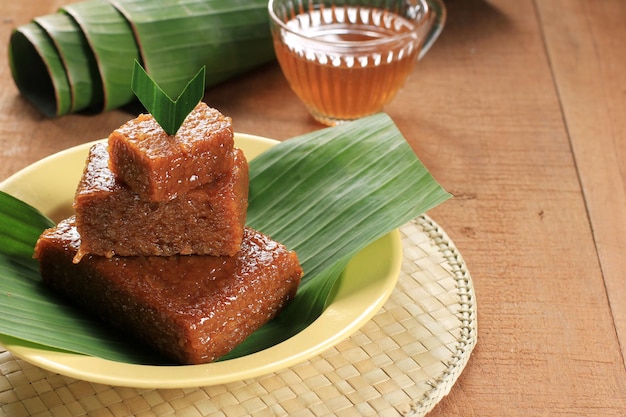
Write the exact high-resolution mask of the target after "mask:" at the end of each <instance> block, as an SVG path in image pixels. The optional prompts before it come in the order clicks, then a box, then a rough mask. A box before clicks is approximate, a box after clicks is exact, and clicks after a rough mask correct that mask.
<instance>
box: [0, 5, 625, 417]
mask: <svg viewBox="0 0 626 417" xmlns="http://www.w3.org/2000/svg"><path fill="white" fill-rule="evenodd" d="M65 3H67V1H63V0H48V1H45V0H29V1H11V2H5V3H3V6H2V8H1V10H0V83H1V84H0V85H1V87H0V180H2V179H4V178H6V177H8V176H10V175H11V174H13V173H15V172H17V171H18V170H20V169H22V168H24V167H26V166H27V165H29V164H31V163H33V162H35V161H37V160H38V159H41V158H43V157H45V156H47V155H50V154H52V153H54V152H57V151H60V150H63V149H65V148H68V147H70V146H73V145H77V144H80V143H84V142H88V141H91V140H95V139H98V138H104V137H106V136H108V134H109V132H110V131H111V130H113V129H114V128H116V127H118V126H119V125H121V124H122V123H123V122H125V121H126V120H128V119H129V118H131V117H133V115H132V113H129V112H126V111H122V110H115V111H110V112H107V113H104V114H99V115H93V116H85V115H70V116H64V117H61V118H58V119H47V118H45V117H43V116H42V115H41V114H39V113H38V111H37V110H35V109H34V108H33V107H32V106H31V105H30V104H29V103H28V102H26V101H25V100H24V99H23V98H22V97H21V96H20V95H19V93H18V91H17V89H16V87H15V85H14V83H13V81H12V77H11V73H10V69H9V65H8V58H7V44H8V39H9V36H10V33H11V30H12V29H13V28H14V27H16V26H18V25H20V24H23V23H26V22H28V21H29V20H30V19H32V18H33V17H35V16H40V15H44V14H48V13H53V12H55V11H56V10H57V9H58V7H60V6H61V5H63V4H65ZM446 5H447V8H448V21H447V25H446V28H445V30H444V32H443V34H442V35H441V37H440V39H439V40H438V41H437V43H436V44H435V46H434V47H433V48H432V49H431V51H430V52H429V53H428V54H427V55H426V57H425V58H424V59H423V60H422V61H421V62H420V63H419V65H418V66H417V68H416V70H415V72H414V73H413V74H412V76H411V78H410V80H409V81H408V83H407V85H406V86H405V88H404V89H403V90H402V91H401V92H400V93H399V94H398V96H397V97H396V99H395V100H394V101H393V102H392V103H391V104H390V105H388V106H387V107H386V109H385V111H386V112H387V113H388V114H389V115H390V116H391V117H392V118H393V120H394V121H395V122H396V124H397V125H398V127H399V129H400V130H401V131H402V133H403V134H404V135H405V137H406V138H407V140H408V141H409V142H410V144H411V146H412V147H413V149H414V150H415V152H416V153H417V155H418V156H419V157H420V159H421V160H422V161H423V162H424V164H425V165H426V166H427V167H428V168H429V169H430V170H431V172H432V173H433V175H434V176H435V177H436V178H437V179H438V180H439V182H441V184H442V185H443V186H444V187H445V188H446V189H448V190H449V191H450V192H452V193H453V194H454V195H455V198H454V199H452V200H450V201H448V202H446V203H444V204H443V205H441V206H439V207H437V208H436V209H434V210H432V211H431V212H429V215H430V216H431V217H432V218H433V219H435V220H436V221H437V222H438V223H439V224H440V225H441V226H442V227H443V228H444V229H445V230H446V232H447V233H448V234H449V235H450V237H451V238H452V240H453V241H454V242H455V244H456V245H457V247H458V248H459V250H460V251H461V253H462V254H463V257H464V259H465V261H466V262H467V264H468V267H469V270H470V272H471V274H472V277H473V280H474V285H475V288H476V293H477V299H478V300H477V303H478V323H479V336H478V345H477V347H476V348H475V350H474V353H473V355H472V357H471V359H470V362H469V364H468V365H467V367H466V368H465V371H464V373H463V374H462V376H461V378H460V379H459V381H458V382H457V384H456V385H455V386H454V387H453V389H452V391H451V392H450V394H449V395H448V396H447V397H446V398H444V400H443V401H442V402H441V403H440V404H439V405H438V406H437V407H436V408H435V409H434V410H433V411H432V413H431V415H432V416H471V417H477V416H481V417H482V416H494V417H495V416H561V415H562V416H626V367H625V360H624V358H625V356H626V276H625V275H626V274H625V272H624V271H626V256H624V254H625V253H626V170H625V167H626V48H625V47H624V41H625V40H626V24H625V23H624V22H626V2H624V1H621V0H603V1H585V0H516V1H508V0H492V1H483V0H448V1H447V2H446ZM205 101H206V102H207V103H209V104H210V105H212V106H214V107H216V108H218V109H219V110H221V111H222V112H223V113H224V114H227V115H229V116H231V117H232V118H233V121H234V127H235V130H236V131H238V132H241V133H251V134H256V135H261V136H267V137H272V138H276V139H279V140H285V139H288V138H290V137H293V136H296V135H299V134H302V133H305V132H309V131H312V130H316V129H319V128H321V127H322V126H320V125H319V124H317V123H316V122H314V121H313V120H312V119H311V117H310V116H309V115H308V114H307V112H306V110H305V108H304V106H303V105H302V104H301V103H300V102H299V101H298V100H297V98H296V97H295V96H294V95H293V93H292V92H291V91H290V89H289V87H288V85H287V83H286V81H285V80H284V78H283V76H282V74H281V72H280V69H279V68H278V66H277V65H276V64H273V63H272V64H269V65H266V66H264V67H262V68H259V69H257V70H255V71H253V72H251V73H249V74H246V75H243V76H240V77H238V78H236V79H233V80H230V81H228V82H225V83H223V84H221V85H219V86H218V87H215V88H212V89H210V90H209V91H207V93H206V96H205Z"/></svg>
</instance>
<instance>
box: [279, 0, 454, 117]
mask: <svg viewBox="0 0 626 417" xmlns="http://www.w3.org/2000/svg"><path fill="white" fill-rule="evenodd" d="M268 11H269V15H270V27H271V31H272V37H273V40H274V49H275V51H276V57H277V59H278V62H279V64H280V67H281V69H282V71H283V73H284V75H285V78H286V79H287V81H288V82H289V85H290V87H291V89H292V90H293V91H294V92H295V94H296V95H297V96H298V97H299V98H300V100H301V101H302V102H303V103H304V104H305V105H306V106H307V108H308V109H309V112H310V113H311V115H312V116H313V117H314V118H315V119H316V120H317V121H319V122H321V123H323V124H326V125H331V126H332V125H336V124H338V123H342V122H345V121H348V120H354V119H358V118H360V117H364V116H368V115H371V114H374V113H377V112H379V111H381V110H382V108H383V106H384V105H385V104H387V103H388V102H390V101H391V99H392V98H393V97H394V96H395V95H396V93H397V92H398V90H399V89H400V88H401V87H402V86H403V85H404V83H405V81H406V79H407V77H408V76H409V74H411V72H412V71H413V68H414V67H415V64H416V63H417V61H418V60H419V59H421V58H422V57H423V56H424V55H425V54H426V52H427V51H428V49H429V48H430V47H431V46H432V44H433V43H434V42H435V40H436V39H437V37H438V36H439V34H440V33H441V30H442V29H443V25H444V22H445V18H446V9H445V6H444V4H443V1H442V0H344V1H340V0H270V1H269V5H268Z"/></svg>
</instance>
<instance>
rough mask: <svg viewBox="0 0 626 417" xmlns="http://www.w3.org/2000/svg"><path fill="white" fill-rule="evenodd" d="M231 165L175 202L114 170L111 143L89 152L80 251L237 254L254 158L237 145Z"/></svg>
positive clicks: (79, 201)
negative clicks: (144, 191) (140, 189)
mask: <svg viewBox="0 0 626 417" xmlns="http://www.w3.org/2000/svg"><path fill="white" fill-rule="evenodd" d="M231 154H232V155H228V157H229V158H231V159H233V161H234V162H233V164H232V167H231V169H230V170H229V171H228V172H227V173H225V174H223V175H222V176H220V177H218V178H217V179H216V180H214V181H213V182H210V183H208V184H204V185H201V186H199V187H197V188H194V189H191V190H189V191H187V192H186V193H185V194H181V195H179V196H178V197H176V198H174V199H172V200H169V201H158V202H154V201H150V200H145V199H142V198H141V197H140V196H139V195H138V194H137V193H136V192H134V191H133V190H131V189H130V188H129V187H127V186H126V185H125V184H124V183H123V182H122V181H120V180H119V179H118V178H117V177H116V176H115V175H114V174H113V173H112V172H111V170H110V169H109V152H108V151H107V145H106V143H98V144H95V145H94V146H93V147H92V148H91V149H90V151H89V156H88V158H87V163H86V167H85V170H84V172H83V176H82V178H81V180H80V182H79V185H78V188H77V191H76V196H75V198H74V209H75V211H76V225H77V228H78V231H79V233H80V235H81V241H82V243H81V247H80V250H79V251H78V253H77V255H76V261H80V258H82V257H83V256H84V255H85V254H88V253H90V254H95V255H101V256H107V257H110V256H113V255H121V256H137V255H141V256H150V255H156V256H169V255H175V254H183V255H190V254H197V255H215V256H223V255H227V256H232V255H235V254H236V253H237V251H238V250H239V247H240V245H241V239H242V236H243V227H244V224H245V221H246V213H247V208H248V163H247V161H246V158H245V156H244V155H243V152H242V151H241V150H240V149H233V150H232V151H231Z"/></svg>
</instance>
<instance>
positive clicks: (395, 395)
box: [0, 216, 477, 417]
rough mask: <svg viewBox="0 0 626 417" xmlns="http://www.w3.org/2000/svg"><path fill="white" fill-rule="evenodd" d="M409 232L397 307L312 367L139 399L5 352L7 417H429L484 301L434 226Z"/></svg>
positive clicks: (392, 301)
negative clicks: (480, 301)
mask: <svg viewBox="0 0 626 417" xmlns="http://www.w3.org/2000/svg"><path fill="white" fill-rule="evenodd" d="M400 231H401V235H402V239H403V250H404V253H403V258H404V260H403V266H402V272H401V274H400V277H399V280H398V284H397V286H396V288H395V290H394V292H393V294H392V295H391V297H390V298H389V300H388V301H387V302H386V304H385V305H384V306H383V308H382V309H381V310H380V311H379V312H378V313H377V314H376V315H375V316H374V317H373V318H372V319H371V320H370V321H369V322H368V323H366V324H365V325H364V326H363V327H362V328H361V329H360V330H359V331H357V332H356V333H355V334H354V335H353V336H352V337H350V338H349V339H347V340H345V341H343V342H341V343H339V344H338V345H336V346H335V347H333V348H331V349H328V350H327V351H326V352H324V353H323V354H321V355H319V356H317V357H315V358H313V359H311V360H308V361H306V362H303V363H301V364H298V365H296V366H294V367H292V368H289V369H285V370H282V371H280V372H276V373H273V374H270V375H267V376H264V377H260V378H258V379H253V380H245V381H241V382H237V383H230V384H226V385H218V386H210V387H203V388H193V389H168V390H164V389H134V388H123V387H113V386H107V385H100V384H94V383H90V382H85V381H79V380H75V379H72V378H70V377H65V376H62V375H57V374H54V373H51V372H48V371H45V370H43V369H40V368H38V367H36V366H34V365H31V364H29V363H27V362H24V361H23V360H21V359H17V358H15V357H14V356H13V355H11V353H9V352H7V351H6V350H5V349H3V348H1V347H0V407H1V408H0V415H2V416H10V417H22V416H37V417H44V416H52V417H65V416H68V417H76V416H83V415H87V416H96V417H100V416H102V417H104V416H106V417H111V416H115V417H119V416H137V417H148V416H178V417H181V416H182V417H187V416H188V417H197V416H211V417H217V416H221V417H224V416H225V417H238V416H254V417H256V416H260V417H261V416H292V417H300V416H302V417H308V416H311V417H313V416H315V417H320V416H369V415H373V416H383V417H384V416H423V415H424V414H426V413H428V412H429V411H430V410H432V408H433V407H434V406H435V405H436V404H437V403H438V402H439V401H440V400H441V398H442V397H444V396H445V395H446V394H447V393H448V392H449V391H450V388H451V387H452V385H453V384H454V383H455V381H456V380H457V378H458V376H459V375H460V373H461V372H462V370H463V368H464V367H465V365H466V363H467V361H468V359H469V357H470V354H471V352H472V349H473V348H474V345H475V344H476V337H477V327H476V326H477V324H476V304H475V295H474V289H473V286H472V281H471V277H470V274H469V272H468V271H467V268H466V265H465V263H464V261H463V259H462V257H461V254H460V253H459V251H458V250H457V248H456V247H455V246H454V243H453V242H452V241H451V240H450V239H449V238H448V236H447V235H446V233H445V232H444V231H443V230H442V229H441V228H440V227H439V226H438V225H437V224H436V223H435V222H434V221H433V220H432V219H430V218H429V217H428V216H421V217H418V218H417V219H415V220H414V221H412V222H409V223H407V224H406V225H404V226H403V227H402V228H401V229H400Z"/></svg>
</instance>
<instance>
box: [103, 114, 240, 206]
mask: <svg viewBox="0 0 626 417" xmlns="http://www.w3.org/2000/svg"><path fill="white" fill-rule="evenodd" d="M233 144H234V139H233V129H232V120H231V118H230V117H226V116H224V115H222V114H221V113H220V112H219V111H217V110H216V109H213V108H211V107H209V106H207V105H206V104H205V103H202V102H200V103H199V104H198V105H197V106H196V107H195V109H194V110H193V111H192V112H191V113H190V114H189V115H188V116H187V118H186V119H185V121H184V122H183V124H182V125H181V127H180V129H179V130H178V132H176V134H175V135H172V136H170V135H168V134H167V133H165V131H164V130H163V128H162V127H161V126H160V125H159V124H158V123H157V121H156V120H155V119H154V117H152V115H150V114H141V115H139V116H138V117H137V118H135V119H132V120H129V121H128V122H126V123H125V124H124V125H122V126H121V127H119V128H118V129H116V130H114V131H113V132H112V133H111V134H110V135H109V152H110V154H111V160H110V165H111V166H110V168H111V170H112V171H113V172H114V173H115V175H116V176H117V177H118V178H119V179H120V180H122V181H123V182H125V183H126V184H128V186H129V187H130V188H131V189H132V190H133V191H135V192H136V193H137V194H139V195H140V196H141V198H143V199H145V200H152V201H167V200H170V199H172V198H174V197H176V196H177V195H181V194H185V193H186V192H187V191H189V190H191V189H193V188H196V187H199V186H201V185H204V184H207V183H210V182H212V181H214V180H215V179H216V178H218V177H219V176H221V175H223V174H225V173H226V172H228V170H229V169H230V163H232V158H227V156H228V155H229V154H230V152H231V151H232V149H233Z"/></svg>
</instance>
